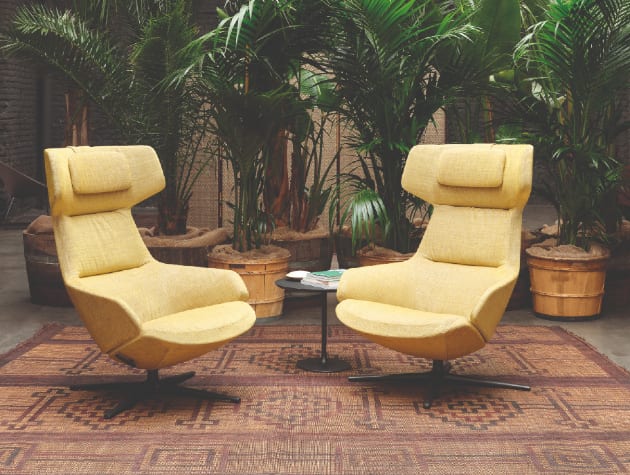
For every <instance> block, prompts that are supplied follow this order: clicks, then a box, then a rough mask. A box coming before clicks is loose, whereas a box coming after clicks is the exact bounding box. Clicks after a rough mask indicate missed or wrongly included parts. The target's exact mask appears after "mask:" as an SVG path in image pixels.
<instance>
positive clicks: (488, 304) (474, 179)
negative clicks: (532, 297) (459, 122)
mask: <svg viewBox="0 0 630 475" xmlns="http://www.w3.org/2000/svg"><path fill="white" fill-rule="evenodd" d="M532 155H533V148H532V147H531V146H529V145H492V144H475V145H441V146H440V145H419V146H416V147H414V148H413V149H412V150H411V152H410V154H409V157H408V160H407V164H406V167H405V171H404V174H403V179H402V183H403V186H404V187H405V189H407V190H408V191H410V192H411V193H414V194H415V195H417V196H419V197H420V198H422V199H424V200H426V201H428V202H430V203H432V204H433V205H434V211H433V214H432V216H431V219H430V221H429V224H428V227H427V229H426V232H425V235H424V237H423V239H422V242H421V244H420V247H419V248H418V251H417V252H416V254H415V255H414V256H413V257H412V258H411V259H409V260H408V261H405V262H399V263H392V264H383V265H378V266H369V267H362V268H355V269H349V270H348V271H346V272H345V273H344V274H343V276H342V278H341V281H340V283H339V287H338V290H337V298H338V300H339V301H340V303H339V304H338V306H337V309H336V310H337V316H338V317H339V319H340V320H341V321H342V322H343V323H344V324H346V325H347V326H349V327H351V328H353V329H355V330H356V331H358V332H360V333H362V334H364V335H365V336H366V337H368V338H370V339H372V340H373V341H375V342H377V343H379V344H382V345H383V346H386V347H388V348H392V349H394V350H397V351H400V352H403V353H406V354H410V355H414V356H418V357H423V358H429V359H432V360H450V359H453V358H458V357H461V356H464V355H467V354H469V353H472V352H473V351H476V350H478V349H480V348H482V347H483V346H484V345H485V344H486V343H487V342H488V340H490V338H491V337H492V335H493V333H494V330H495V328H496V326H497V324H498V323H499V321H500V320H501V317H502V316H503V313H504V311H505V308H506V306H507V303H508V300H509V298H510V295H511V293H512V290H513V287H514V284H515V282H516V278H517V276H518V272H519V264H520V239H521V222H522V210H523V208H524V206H525V203H526V201H527V199H528V197H529V192H530V188H531V178H532ZM451 167H456V169H454V170H450V169H449V168H451ZM466 178H468V182H467V181H466Z"/></svg>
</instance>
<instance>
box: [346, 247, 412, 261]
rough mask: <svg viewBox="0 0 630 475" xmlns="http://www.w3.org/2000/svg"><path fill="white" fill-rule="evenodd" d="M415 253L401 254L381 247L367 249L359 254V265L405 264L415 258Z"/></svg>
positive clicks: (361, 250)
mask: <svg viewBox="0 0 630 475" xmlns="http://www.w3.org/2000/svg"><path fill="white" fill-rule="evenodd" d="M414 254H415V253H414V252H410V253H407V254H400V253H398V252H395V251H392V250H390V249H385V248H382V247H379V246H375V247H373V248H372V247H365V248H363V249H360V250H359V251H358V252H357V256H358V258H359V265H361V266H375V265H379V264H391V263H393V262H403V261H406V260H408V259H409V258H411V257H413V255H414Z"/></svg>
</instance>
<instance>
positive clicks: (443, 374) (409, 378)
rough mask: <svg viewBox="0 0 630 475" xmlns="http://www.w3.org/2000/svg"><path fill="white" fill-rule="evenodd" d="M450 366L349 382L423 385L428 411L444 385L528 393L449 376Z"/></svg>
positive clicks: (440, 363) (437, 365)
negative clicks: (394, 382)
mask: <svg viewBox="0 0 630 475" xmlns="http://www.w3.org/2000/svg"><path fill="white" fill-rule="evenodd" d="M450 366H451V365H450V364H449V363H448V362H445V361H442V360H433V367H432V368H431V371H427V372H425V373H403V374H384V375H366V376H350V377H349V378H348V380H350V381H404V382H410V383H416V382H418V383H424V384H426V385H427V386H428V387H429V395H428V397H427V398H426V399H425V400H424V403H423V404H422V406H423V407H424V408H425V409H429V408H430V407H431V405H432V404H433V400H434V399H435V398H436V397H437V395H438V393H439V392H440V390H441V388H442V386H444V385H445V384H446V383H450V384H456V385H470V386H485V387H490V388H503V389H517V390H519V391H529V390H530V389H531V388H530V387H529V386H523V385H521V384H512V383H504V382H502V381H492V380H487V379H478V378H474V377H471V376H458V375H456V374H450V373H449V370H450Z"/></svg>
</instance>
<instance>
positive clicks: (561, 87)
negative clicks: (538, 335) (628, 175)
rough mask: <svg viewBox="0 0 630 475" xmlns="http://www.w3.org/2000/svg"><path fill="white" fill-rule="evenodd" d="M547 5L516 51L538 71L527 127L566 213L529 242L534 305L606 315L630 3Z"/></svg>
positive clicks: (561, 314) (549, 187)
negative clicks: (544, 238) (547, 239)
mask: <svg viewBox="0 0 630 475" xmlns="http://www.w3.org/2000/svg"><path fill="white" fill-rule="evenodd" d="M543 15H544V16H543V18H542V19H541V21H539V22H537V23H535V24H534V25H533V26H532V27H531V28H530V29H529V31H528V32H527V34H526V36H525V37H524V38H523V39H522V41H521V42H520V43H519V45H518V46H517V49H516V52H515V58H516V60H517V65H518V66H519V69H518V70H517V71H520V72H522V73H524V74H526V75H527V76H528V78H529V80H528V84H529V91H528V94H526V95H524V96H521V97H519V104H520V105H521V106H522V108H521V112H522V114H523V117H524V122H523V127H524V129H525V131H526V135H527V136H528V137H529V138H530V139H531V140H532V141H533V143H534V144H535V146H536V152H535V159H536V160H537V161H538V163H539V164H540V165H543V166H544V171H545V174H544V175H543V181H544V186H545V191H546V194H547V196H548V197H549V199H550V200H551V202H552V203H553V204H554V206H555V208H556V211H557V215H558V221H557V225H558V232H557V239H555V240H554V241H553V242H552V243H551V244H552V245H548V244H549V243H547V244H546V245H539V246H534V247H531V248H529V249H528V250H527V253H528V266H529V269H530V277H531V283H532V296H533V305H534V311H535V312H536V313H537V315H539V316H541V317H545V318H552V319H591V318H597V317H598V316H599V314H600V311H601V302H602V297H603V293H604V281H605V271H606V262H607V259H608V256H609V251H608V249H607V248H606V247H605V246H602V245H601V243H602V242H604V243H605V240H606V237H607V234H608V232H609V231H610V228H611V223H612V224H613V225H614V223H615V215H614V214H615V200H614V198H613V197H614V196H615V194H616V190H617V187H618V185H619V182H620V178H621V168H620V164H619V163H618V161H617V160H616V158H615V151H614V138H615V136H616V135H617V134H618V133H619V132H620V131H621V130H622V129H623V127H624V125H623V124H622V123H621V121H620V110H619V106H618V102H617V99H618V97H619V94H620V93H621V92H622V91H625V90H626V89H627V87H628V85H629V80H628V71H629V70H630V30H629V29H628V24H630V5H629V4H628V3H627V2H624V1H621V0H553V1H551V2H549V3H548V4H547V5H546V7H545V9H544V12H543ZM520 90H522V88H521V89H520ZM625 127H627V124H625ZM598 243H599V244H598ZM554 284H559V285H555V286H554Z"/></svg>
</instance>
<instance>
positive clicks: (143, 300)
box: [44, 145, 256, 418]
mask: <svg viewBox="0 0 630 475" xmlns="http://www.w3.org/2000/svg"><path fill="white" fill-rule="evenodd" d="M44 158H45V165H46V179H47V182H48V195H49V201H50V209H51V215H52V218H53V227H54V231H55V242H56V246H57V252H58V255H59V264H60V267H61V272H62V275H63V279H64V282H65V284H66V288H67V289H68V294H69V295H70V298H71V299H72V302H73V304H74V306H75V308H76V309H77V312H78V313H79V316H80V317H81V319H82V320H83V322H84V323H85V326H86V327H87V329H88V331H89V332H90V335H91V336H92V338H93V339H94V341H95V342H96V343H97V344H98V346H99V347H100V349H101V350H102V351H103V352H104V353H107V354H108V355H109V356H110V357H111V358H113V359H115V360H116V361H119V362H122V363H125V364H127V365H130V366H132V367H134V368H140V369H145V370H147V379H146V381H143V382H139V383H132V384H131V385H129V386H128V387H127V386H126V385H125V384H123V383H113V384H105V385H102V384H88V385H80V386H73V389H100V388H103V389H124V388H125V387H126V388H127V390H128V395H127V398H126V399H125V400H123V401H122V402H121V403H120V404H118V405H117V406H116V407H114V408H113V409H111V410H110V411H107V412H106V414H105V417H106V418H110V417H113V416H115V415H116V414H118V413H120V412H121V411H123V410H125V409H128V408H130V407H133V405H134V404H135V403H136V402H138V401H139V400H141V399H142V398H144V397H145V396H148V395H149V393H152V392H155V391H165V392H171V393H176V394H182V395H187V396H194V397H202V398H211V399H212V398H213V399H220V400H226V401H232V402H238V401H239V399H238V398H236V397H231V396H222V395H219V394H216V393H211V392H207V391H202V390H196V389H191V388H183V387H180V386H178V384H179V383H180V382H182V381H184V380H186V379H188V378H190V377H192V376H194V373H193V372H189V373H185V374H183V375H178V376H171V377H168V378H163V379H160V378H159V377H158V369H161V368H165V367H167V366H172V365H175V364H177V363H181V362H184V361H188V360H190V359H193V358H196V357H198V356H201V355H202V354H204V353H207V352H208V351H211V350H213V349H215V348H217V347H219V346H221V345H224V344H225V343H227V342H229V341H230V340H232V339H234V338H236V337H237V336H239V335H241V334H242V333H244V332H246V331H247V330H249V329H250V328H251V327H252V325H253V324H254V322H255V321H256V317H255V314H254V311H253V309H252V308H251V307H250V306H249V305H248V304H247V303H246V301H247V298H248V292H247V288H246V287H245V284H244V283H243V281H242V279H241V278H240V276H238V275H237V274H236V273H235V272H232V271H228V270H220V269H209V268H208V269H204V268H200V267H187V266H178V265H171V264H163V263H161V262H158V261H156V260H155V259H153V257H152V256H151V254H150V253H149V251H148V250H147V248H146V247H145V245H144V243H143V241H142V239H141V237H140V234H139V233H138V230H137V228H136V226H135V223H134V220H133V218H132V216H131V207H132V206H134V205H136V204H137V203H139V202H140V201H142V200H144V199H146V198H148V197H150V196H151V195H153V194H155V193H157V192H159V191H160V190H161V189H162V188H163V187H164V176H163V174H162V169H161V167H160V163H159V160H158V157H157V155H156V154H155V151H154V150H153V149H152V148H150V147H147V146H140V145H138V146H121V147H67V148H59V149H48V150H46V151H45V153H44Z"/></svg>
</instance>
